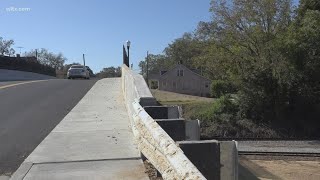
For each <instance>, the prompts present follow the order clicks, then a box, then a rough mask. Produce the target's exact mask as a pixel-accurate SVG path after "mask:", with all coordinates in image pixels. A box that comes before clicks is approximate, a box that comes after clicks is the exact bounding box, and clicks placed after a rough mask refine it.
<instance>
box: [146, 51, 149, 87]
mask: <svg viewBox="0 0 320 180" xmlns="http://www.w3.org/2000/svg"><path fill="white" fill-rule="evenodd" d="M146 80H147V85H148V87H149V51H147V77H146Z"/></svg>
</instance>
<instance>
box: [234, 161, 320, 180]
mask: <svg viewBox="0 0 320 180" xmlns="http://www.w3.org/2000/svg"><path fill="white" fill-rule="evenodd" d="M239 160H240V161H239V180H244V179H246V180H251V179H252V180H256V179H262V180H267V179H288V180H319V179H320V160H319V159H317V160H314V161H312V160H294V159H286V158H284V159H276V160H273V159H268V160H266V159H249V158H246V157H240V159H239Z"/></svg>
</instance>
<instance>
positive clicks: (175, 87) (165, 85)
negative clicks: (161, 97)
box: [158, 65, 211, 96]
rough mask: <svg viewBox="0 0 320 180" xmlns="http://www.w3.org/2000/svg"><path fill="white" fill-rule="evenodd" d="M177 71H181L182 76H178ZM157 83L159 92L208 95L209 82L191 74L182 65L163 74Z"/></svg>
mask: <svg viewBox="0 0 320 180" xmlns="http://www.w3.org/2000/svg"><path fill="white" fill-rule="evenodd" d="M178 70H183V76H178ZM180 74H181V73H180ZM158 81H159V90H163V91H171V92H176V93H182V94H190V95H196V96H209V95H210V83H211V81H210V80H208V79H206V78H204V77H202V76H200V75H198V74H196V73H194V72H192V71H191V70H189V69H188V68H186V67H185V66H183V65H177V66H176V67H175V68H173V69H172V70H170V71H168V72H167V73H165V74H163V75H162V76H161V77H160V78H159V79H158ZM206 85H207V86H206Z"/></svg>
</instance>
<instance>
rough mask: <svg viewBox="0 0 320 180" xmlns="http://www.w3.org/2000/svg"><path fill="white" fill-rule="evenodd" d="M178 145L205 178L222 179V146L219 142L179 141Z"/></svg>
mask: <svg viewBox="0 0 320 180" xmlns="http://www.w3.org/2000/svg"><path fill="white" fill-rule="evenodd" d="M177 144H178V145H179V147H180V148H181V149H182V151H183V152H184V154H185V155H186V156H187V158H188V159H190V161H191V162H192V163H193V164H194V165H195V166H196V167H197V169H199V171H200V172H201V173H202V174H203V176H204V177H205V178H207V179H220V167H221V165H220V145H219V142H218V141H216V140H206V141H179V142H177Z"/></svg>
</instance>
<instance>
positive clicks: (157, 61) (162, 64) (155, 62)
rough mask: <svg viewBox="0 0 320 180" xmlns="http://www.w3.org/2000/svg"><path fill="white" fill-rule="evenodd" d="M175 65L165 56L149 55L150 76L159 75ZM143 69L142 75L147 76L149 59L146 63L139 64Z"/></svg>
mask: <svg viewBox="0 0 320 180" xmlns="http://www.w3.org/2000/svg"><path fill="white" fill-rule="evenodd" d="M173 65H174V62H173V61H172V60H170V59H168V58H167V57H166V56H165V55H163V54H157V55H155V54H149V60H148V71H149V74H159V72H160V71H161V70H168V69H170V68H171V67H172V66H173ZM139 67H140V69H141V72H140V74H142V75H143V76H146V74H147V58H145V60H144V61H140V62H139Z"/></svg>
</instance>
